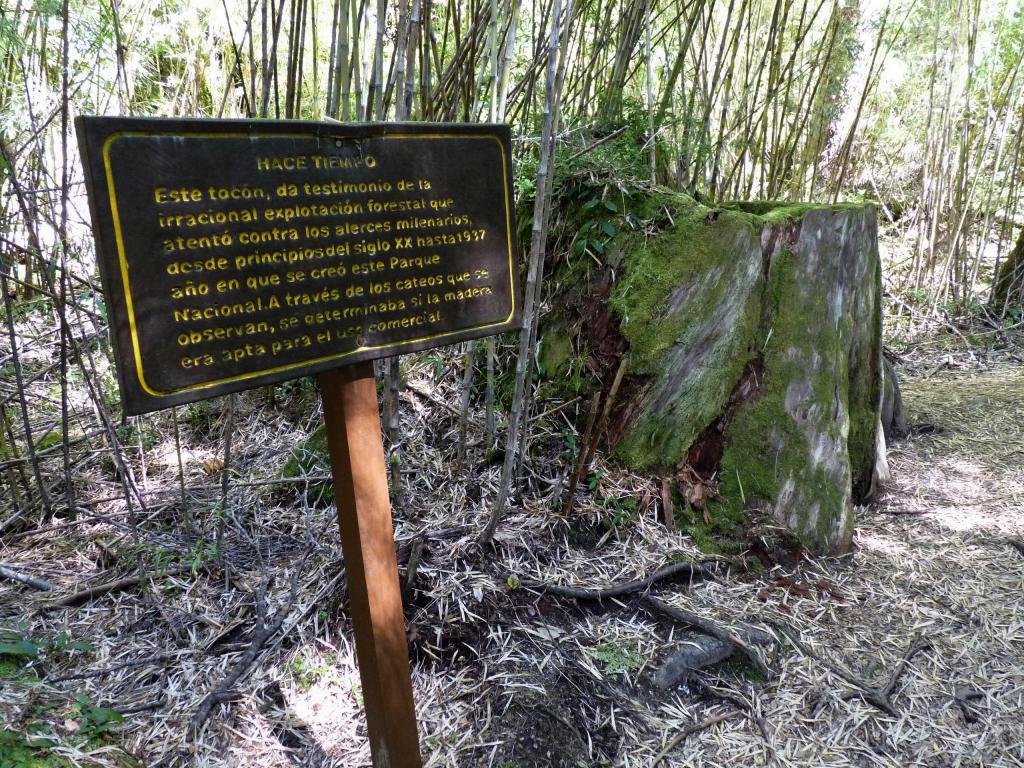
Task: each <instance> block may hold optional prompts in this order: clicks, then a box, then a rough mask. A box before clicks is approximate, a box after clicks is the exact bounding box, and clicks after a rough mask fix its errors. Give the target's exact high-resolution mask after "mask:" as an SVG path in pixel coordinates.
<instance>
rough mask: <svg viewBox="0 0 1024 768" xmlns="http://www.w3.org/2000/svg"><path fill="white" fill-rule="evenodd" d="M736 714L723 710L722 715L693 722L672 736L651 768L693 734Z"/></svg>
mask: <svg viewBox="0 0 1024 768" xmlns="http://www.w3.org/2000/svg"><path fill="white" fill-rule="evenodd" d="M736 714H738V713H737V712H723V713H722V714H720V715H715V716H714V717H709V718H708V719H707V720H701V721H700V722H699V723H692V724H690V725H688V726H686V727H685V728H683V730H681V731H680V732H679V733H677V734H676V735H675V736H674V737H672V740H671V741H669V743H668V744H666V745H665V748H664V749H663V750H661V752H659V753H658V755H657V757H655V758H654V761H653V762H652V763H651V768H654V766H657V765H658V763H660V762H661V761H662V760H664V759H665V758H666V757H668V755H669V753H670V752H671V751H672V750H673V749H675V748H676V747H678V746H679V745H680V744H682V743H683V742H684V741H686V740H687V739H688V738H689V737H690V736H692V735H693V734H695V733H700V732H701V731H706V730H707V729H708V728H710V727H711V726H713V725H718V724H719V723H721V722H722V721H724V720H728V719H729V718H730V717H732V716H733V715H736Z"/></svg>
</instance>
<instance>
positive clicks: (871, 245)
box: [542, 194, 882, 554]
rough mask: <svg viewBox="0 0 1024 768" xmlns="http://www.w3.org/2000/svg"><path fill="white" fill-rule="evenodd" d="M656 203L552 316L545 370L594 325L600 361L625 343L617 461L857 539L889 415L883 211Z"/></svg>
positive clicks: (690, 490) (661, 197) (831, 536)
mask: <svg viewBox="0 0 1024 768" xmlns="http://www.w3.org/2000/svg"><path fill="white" fill-rule="evenodd" d="M649 203H650V204H649V206H648V208H647V210H648V211H650V212H654V213H655V215H654V216H653V218H652V219H648V220H647V222H646V229H645V231H643V232H642V233H641V232H637V233H630V234H626V235H622V236H619V237H618V238H616V239H615V241H614V242H613V244H612V245H611V246H610V247H609V250H608V253H607V254H606V263H607V266H608V270H606V271H605V272H603V273H602V275H601V276H599V277H597V278H593V277H592V279H591V282H590V284H589V285H588V286H586V287H583V290H582V291H581V293H580V295H579V296H580V298H579V299H578V300H577V301H576V302H573V301H572V300H571V299H566V300H565V301H564V302H562V304H561V305H562V307H563V308H562V309H561V310H559V313H556V315H555V316H554V318H553V322H551V323H549V327H548V329H547V332H546V333H544V334H543V336H542V355H544V356H545V357H546V358H547V360H546V368H547V371H548V373H549V374H553V375H555V376H559V375H562V373H563V372H562V371H560V370H559V368H560V367H562V368H564V366H565V361H564V360H563V359H559V358H560V357H561V358H564V357H565V355H564V354H562V353H559V350H562V352H563V353H564V351H565V350H566V348H567V346H568V345H567V339H568V338H570V337H571V334H572V331H573V328H574V325H573V323H574V322H579V321H580V320H582V324H581V326H575V327H582V328H583V334H584V336H585V339H584V341H585V343H586V354H587V356H588V357H589V362H590V364H591V366H592V367H597V368H605V369H606V370H607V369H608V367H609V366H610V365H613V363H612V361H611V358H613V357H614V356H615V355H616V354H618V353H624V354H628V355H629V357H628V363H627V366H628V367H627V378H626V380H625V381H624V383H623V386H622V391H621V392H620V394H619V397H618V401H617V404H616V407H615V414H614V417H613V419H612V423H611V425H610V427H609V432H608V438H609V442H610V443H611V445H612V446H613V447H614V452H615V454H616V456H617V457H618V458H619V459H620V460H622V461H623V462H624V463H626V464H627V465H629V466H631V467H633V468H636V469H641V470H653V471H657V472H662V473H663V472H666V471H668V472H671V473H673V474H674V476H675V478H676V479H677V482H678V487H679V490H680V491H681V492H682V494H681V495H682V496H683V497H684V498H686V499H687V500H688V501H690V502H691V503H693V504H695V505H696V506H699V507H701V508H702V510H703V511H702V514H703V513H704V512H706V514H707V516H708V518H709V519H711V520H712V521H713V522H715V523H717V524H720V525H722V524H724V525H723V527H727V525H728V524H729V523H731V522H740V521H742V520H744V519H746V518H747V517H748V516H749V515H750V514H751V513H754V512H757V511H759V512H762V513H766V514H769V515H771V517H773V518H774V519H775V520H776V521H778V522H779V523H780V524H782V525H784V526H786V527H787V528H789V529H790V530H791V531H793V532H794V533H795V534H796V535H797V536H798V537H799V539H800V540H801V541H802V542H803V543H804V544H805V545H806V546H808V547H809V548H811V549H812V550H814V551H816V552H821V553H830V554H838V553H842V552H845V551H847V550H849V548H850V545H851V537H852V533H853V507H854V505H855V504H856V503H859V502H861V501H863V500H864V498H865V497H866V496H867V494H869V493H870V489H871V486H872V473H873V471H874V467H875V460H876V448H877V443H876V434H877V430H878V427H879V423H880V419H879V409H880V402H881V385H882V378H881V366H882V356H881V349H882V340H881V293H882V291H881V270H880V262H879V256H878V242H877V226H876V218H875V210H874V208H873V206H870V205H840V206H812V205H797V206H793V205H788V206H783V205H773V204H739V205H735V206H730V207H725V208H717V209H710V208H707V207H704V206H702V205H700V204H698V203H696V202H694V201H693V200H691V199H690V198H688V197H685V196H682V195H671V194H658V195H657V196H656V197H654V198H652V199H651V200H650V201H649ZM612 275H614V278H613V277H612ZM588 293H589V295H587V294H588ZM573 314H576V315H578V316H577V317H576V318H572V317H571V315H573ZM542 359H544V358H543V357H542ZM570 365H571V363H570ZM604 379H605V381H606V382H607V381H608V379H609V377H608V376H605V377H604Z"/></svg>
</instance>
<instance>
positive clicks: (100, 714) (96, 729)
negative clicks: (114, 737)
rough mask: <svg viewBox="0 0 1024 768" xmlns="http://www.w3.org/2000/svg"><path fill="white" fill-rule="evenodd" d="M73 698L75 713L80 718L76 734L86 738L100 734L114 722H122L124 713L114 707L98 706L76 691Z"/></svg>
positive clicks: (107, 729) (92, 737)
mask: <svg viewBox="0 0 1024 768" xmlns="http://www.w3.org/2000/svg"><path fill="white" fill-rule="evenodd" d="M74 698H75V710H76V712H75V714H76V715H77V716H78V717H79V718H80V719H79V725H78V735H79V736H82V737H84V738H85V739H86V740H90V739H94V738H96V737H98V736H101V735H103V734H104V733H106V732H107V731H109V730H110V729H111V728H112V727H113V726H114V725H115V724H117V723H123V722H124V715H122V714H121V713H120V712H118V711H117V710H116V709H110V708H109V707H98V706H96V705H95V704H92V703H91V702H90V701H89V697H88V696H87V695H86V694H84V693H76V694H75V697H74Z"/></svg>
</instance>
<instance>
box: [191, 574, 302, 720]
mask: <svg viewBox="0 0 1024 768" xmlns="http://www.w3.org/2000/svg"><path fill="white" fill-rule="evenodd" d="M305 559H306V558H305V557H303V558H302V562H305ZM301 570H302V568H301V566H300V567H298V568H296V569H295V571H294V573H292V583H291V589H290V590H289V594H288V600H287V601H286V602H285V604H284V605H283V606H281V608H279V609H278V610H277V612H276V613H275V614H274V619H273V621H272V622H270V623H269V624H268V623H267V609H266V604H265V600H266V593H267V584H268V582H269V577H268V579H267V580H265V581H264V582H263V583H262V584H261V585H260V587H259V589H258V590H257V592H256V632H255V633H254V634H253V638H252V642H251V643H250V644H249V648H248V649H247V650H246V652H245V653H244V654H242V658H240V659H239V660H238V662H237V663H236V664H235V666H234V667H233V668H232V670H231V671H230V672H229V673H228V674H227V677H225V678H224V680H223V681H221V684H220V685H218V686H217V688H216V689H214V690H213V691H211V692H210V693H208V694H207V695H206V696H205V697H204V698H203V700H202V701H201V702H200V703H199V707H198V709H197V710H196V713H195V714H194V715H193V716H192V719H191V720H190V721H189V736H190V738H192V739H193V740H194V739H196V738H197V737H198V735H199V730H200V729H201V728H202V727H203V724H204V723H205V722H206V720H207V718H209V717H210V713H211V712H212V711H213V708H214V707H215V706H216V705H217V704H221V703H223V702H225V701H231V700H232V699H235V698H237V696H238V692H237V691H235V690H234V686H235V684H236V683H238V682H239V681H240V680H241V679H242V677H243V676H244V675H245V673H246V672H248V671H249V668H250V667H251V666H252V665H253V662H255V661H256V658H257V657H258V656H259V655H260V651H261V650H262V649H263V645H264V643H266V642H267V640H269V639H270V638H271V637H272V636H273V635H274V634H276V633H277V631H278V630H279V629H280V628H281V625H282V624H283V623H284V620H285V618H286V617H287V616H288V614H289V613H290V612H291V609H292V606H293V605H294V604H295V598H296V597H297V596H298V591H299V589H298V588H299V573H300V571H301Z"/></svg>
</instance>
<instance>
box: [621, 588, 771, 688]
mask: <svg viewBox="0 0 1024 768" xmlns="http://www.w3.org/2000/svg"><path fill="white" fill-rule="evenodd" d="M640 602H641V603H643V604H644V605H645V606H647V607H648V608H650V609H653V610H654V611H657V612H658V613H661V614H664V615H665V616H668V617H669V618H670V619H674V620H675V621H679V622H682V623H683V624H689V625H690V626H692V627H694V628H696V629H699V630H700V631H701V632H703V633H704V634H706V635H711V636H712V637H714V638H716V639H718V640H720V641H722V642H723V643H726V644H727V645H728V646H729V647H730V648H732V649H738V650H740V651H742V652H743V655H744V656H746V657H747V658H748V659H749V660H750V663H751V664H753V665H754V667H755V668H756V669H757V671H758V672H760V673H761V674H762V675H764V676H765V677H766V678H769V677H772V671H771V670H770V669H769V668H768V665H767V664H765V663H764V661H762V659H761V657H760V656H759V655H758V653H757V651H755V650H754V649H753V648H751V647H750V646H749V645H748V644H747V643H746V642H745V641H743V640H741V639H740V638H739V637H737V636H736V635H735V634H734V633H733V632H730V631H729V630H728V629H726V628H725V627H723V626H722V625H720V624H718V623H716V622H714V621H711V619H706V618H704V617H703V616H698V615H697V614H695V613H691V612H690V611H684V610H683V609H682V608H676V607H675V606H674V605H669V604H668V603H665V602H662V601H661V600H659V599H658V598H656V597H653V596H652V595H644V596H643V597H641V598H640Z"/></svg>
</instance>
